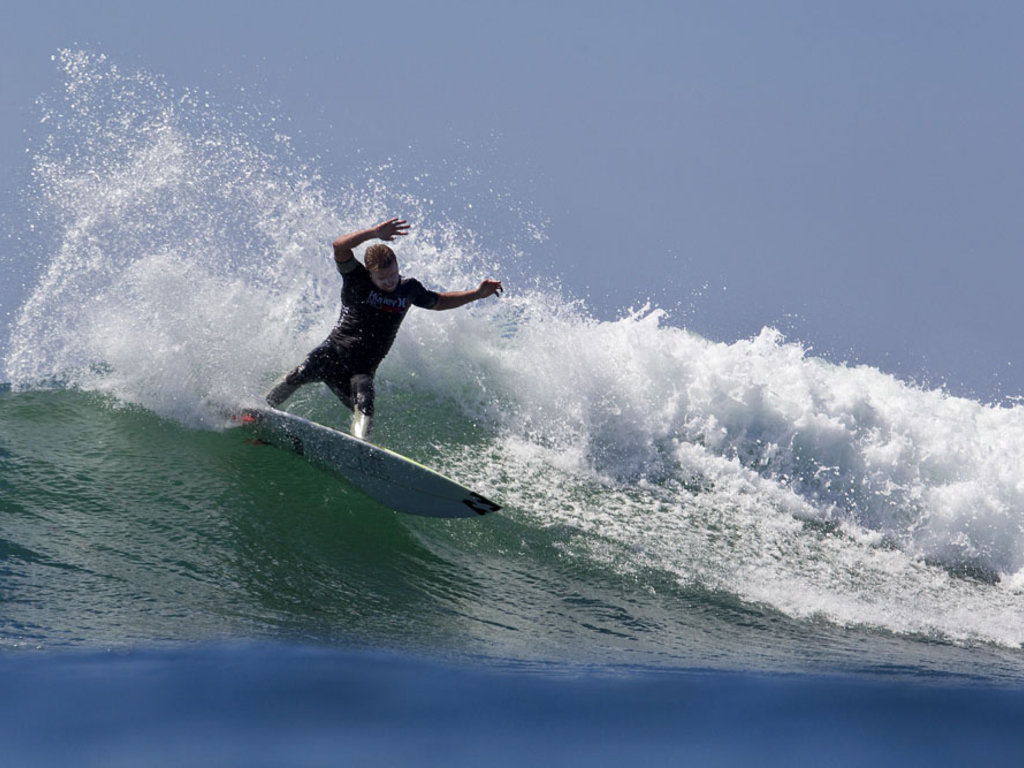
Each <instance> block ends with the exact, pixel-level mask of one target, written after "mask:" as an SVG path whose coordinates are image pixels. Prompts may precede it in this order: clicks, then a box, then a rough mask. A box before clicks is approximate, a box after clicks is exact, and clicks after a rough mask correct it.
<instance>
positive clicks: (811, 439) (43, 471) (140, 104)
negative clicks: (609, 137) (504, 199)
mask: <svg viewBox="0 0 1024 768" xmlns="http://www.w3.org/2000/svg"><path fill="white" fill-rule="evenodd" d="M58 63H59V65H60V67H61V69H62V72H63V74H64V76H65V79H66V84H65V87H64V89H63V90H62V91H60V92H58V93H56V94H52V95H50V96H48V97H46V98H44V99H43V100H42V102H41V107H40V108H41V110H42V122H41V125H42V126H43V127H44V130H45V131H47V133H46V135H45V137H44V139H43V140H42V141H40V142H39V144H38V146H37V148H36V153H35V156H34V174H33V177H34V186H33V188H32V189H30V190H27V191H26V200H27V202H28V204H29V206H30V208H31V211H30V214H31V216H32V229H31V232H32V236H31V237H28V236H26V237H25V238H23V239H22V240H20V241H19V242H20V243H21V244H22V245H21V247H23V248H24V251H23V252H21V253H18V254H15V255H14V258H20V259H38V260H39V261H40V264H41V267H40V271H39V275H38V280H37V282H36V284H35V286H34V288H33V289H32V290H31V291H30V292H29V293H28V295H27V297H26V299H25V302H24V304H23V305H22V307H21V308H20V310H19V312H18V316H17V318H16V319H15V322H14V324H13V326H12V332H11V336H10V339H9V343H8V348H9V354H8V355H7V358H6V359H5V361H4V373H3V375H2V376H0V380H3V381H5V382H9V383H8V384H5V385H4V386H3V387H0V686H2V690H3V691H4V696H2V697H0V743H2V746H3V752H4V754H5V755H7V756H10V758H9V759H10V760H11V761H12V762H11V764H12V765H47V766H49V765H67V764H78V765H104V766H107V765H139V764H144V765H162V764H168V765H169V764H172V763H173V764H198V765H337V764H343V765H344V764H352V765H365V764H371V765H373V764H381V765H384V764H387V765H393V764H398V765H468V764H471V763H472V764H476V763H479V762H482V761H486V762H487V763H488V764H541V765H575V764H580V765H582V764H586V765H612V764H616V765H617V764H621V763H623V762H626V761H631V762H633V761H643V760H647V761H649V762H653V761H657V762H658V763H667V762H669V761H671V762H673V763H684V764H690V763H692V764H696V765H746V764H750V763H755V762H756V763H760V764H765V763H767V764H776V765H818V764H822V763H826V764H833V765H862V764H865V763H868V762H871V763H880V764H888V765H908V764H909V765H916V764H921V765H924V764H928V765H934V764H940V765H941V764H947V765H952V764H960V763H963V762H966V761H967V760H970V761H972V762H977V761H979V760H981V761H982V762H986V763H1002V762H1009V761H1010V760H1013V759H1015V757H1016V755H1017V754H1019V752H1020V746H1021V738H1020V736H1019V735H1018V732H1019V728H1018V727H1017V726H1016V721H1017V719H1018V716H1019V715H1020V713H1021V711H1022V710H1021V699H1022V690H1024V689H1022V687H1021V679H1022V671H1024V654H1022V649H1021V644H1022V642H1024V624H1022V622H1021V618H1020V617H1021V615H1022V608H1024V499H1022V494H1024V409H1022V408H1021V407H1019V406H1013V407H1009V406H997V405H991V404H985V403H980V402H976V401H972V400H969V399H965V398H958V397H953V396H951V395H949V394H948V393H945V392H943V391H940V390H931V389H926V388H922V387H919V386H916V385H913V384H911V383H907V382H903V381H900V380H899V379H897V378H895V377H893V376H891V375H889V374H887V373H885V372H883V371H880V370H877V369H874V368H870V367H867V366H849V365H837V364H834V363H830V362H827V361H824V360H821V359H817V358H815V357H813V356H812V355H810V354H809V353H808V351H807V350H806V349H804V348H803V347H802V346H801V345H800V344H799V343H796V342H792V341H789V340H787V339H785V338H783V336H782V335H781V334H780V333H778V332H777V331H776V330H774V329H771V328H766V329H764V330H763V331H762V332H761V333H760V334H759V335H757V336H755V337H753V338H749V339H739V340H732V341H727V342H718V341H711V340H708V339H705V338H703V337H702V336H700V335H699V334H698V333H695V332H693V331H692V330H689V329H685V328H680V327H678V326H675V325H673V324H672V323H671V318H668V317H667V316H666V314H665V313H664V312H663V311H661V310H660V309H659V308H657V307H646V308H642V309H640V310H635V311H630V312H623V313H622V314H621V316H620V317H619V318H618V319H616V320H613V321H607V320H598V319H595V317H594V316H593V314H592V312H591V311H590V308H589V307H588V306H587V305H586V302H583V301H580V300H577V299H574V298H572V297H571V296H568V295H566V294H565V293H564V292H563V291H562V290H561V289H560V288H559V287H558V286H556V285H550V284H539V283H536V282H527V281H525V280H524V279H522V275H521V274H520V269H519V260H520V258H522V254H523V253H525V252H527V251H528V248H529V243H530V242H531V238H534V237H536V236H537V232H536V228H535V227H534V226H533V225H532V222H531V221H530V220H529V217H528V216H527V215H525V214H524V212H523V211H522V210H519V209H517V208H515V207H514V206H512V207H511V208H509V209H508V210H505V211H503V212H502V211H500V210H498V207H497V206H492V210H491V213H490V214H489V215H492V216H494V217H495V221H494V225H495V226H494V228H495V229H496V230H501V231H502V232H504V233H506V234H507V239H501V240H499V241H498V242H497V243H494V242H493V240H491V241H489V240H488V238H486V237H484V236H482V235H480V234H478V233H475V232H473V231H472V228H470V227H467V226H465V225H464V223H463V222H460V221H459V220H456V219H452V218H450V217H449V216H448V215H447V214H446V213H444V212H443V210H440V206H439V205H437V204H435V202H434V201H433V200H432V198H431V197H430V196H429V195H427V194H423V193H422V190H421V188H420V186H419V181H418V178H411V177H406V176H404V175H403V172H402V171H400V170H396V169H395V168H382V169H374V170H373V171H372V173H371V174H370V176H369V177H368V178H366V179H362V180H361V181H360V182H359V183H355V182H353V185H352V189H350V190H346V191H345V192H344V193H338V194H335V195H334V196H333V197H332V195H331V194H328V192H327V191H325V190H324V189H322V188H321V187H320V186H319V179H318V177H317V175H316V174H315V172H313V171H311V170H310V169H309V168H308V167H306V166H305V165H303V164H302V163H300V162H298V161H296V160H295V158H294V157H293V153H292V152H291V151H290V149H289V142H288V138H287V137H286V136H281V135H280V134H278V133H277V132H276V129H273V128H270V127H268V125H269V122H268V121H263V120H262V119H261V116H260V115H259V114H258V113H237V112H231V111H222V110H218V108H217V107H216V106H215V105H214V106H211V104H210V101H211V100H210V98H209V97H208V95H205V94H203V95H200V94H197V93H192V92H187V91H180V90H177V91H176V90H174V89H171V88H170V87H169V86H167V85H166V84H165V83H164V82H163V81H162V80H161V79H160V78H159V77H155V76H152V75H149V74H146V73H126V72H123V71H121V70H120V69H118V67H117V66H116V65H114V64H113V63H111V62H109V61H107V60H106V59H105V58H103V57H101V56H96V55H93V54H87V53H78V52H70V51H68V52H62V54H61V55H60V57H59V59H58ZM414 182H415V183H414ZM480 207H483V206H480ZM395 213H399V214H401V215H404V216H407V217H408V218H409V219H410V220H411V221H412V222H413V225H414V226H413V232H414V234H413V235H412V236H410V237H409V238H407V239H406V240H403V242H402V243H401V253H400V257H401V263H402V268H403V271H405V272H407V273H408V274H411V275H415V276H417V277H419V278H420V279H421V280H422V281H423V282H424V283H426V284H428V285H431V286H433V287H438V288H461V287H468V286H470V285H473V284H475V283H476V282H477V281H478V280H479V279H481V278H483V277H486V276H493V275H497V276H501V277H504V278H505V279H506V281H507V284H508V291H507V294H506V296H505V297H503V298H502V299H501V300H500V301H493V302H488V303H486V304H485V303H481V304H478V305H474V306H473V307H471V308H468V309H466V310H463V311H460V312H451V313H438V314H435V313H427V312H421V313H413V314H412V315H411V316H410V317H409V318H408V320H407V321H406V324H405V326H403V329H402V333H401V335H400V337H399V341H398V343H397V344H396V346H395V349H394V350H393V352H392V353H391V355H390V356H389V357H388V360H387V361H386V362H385V364H384V365H383V366H382V368H381V370H380V374H379V389H380V391H379V396H378V397H379V407H380V415H379V420H378V424H379V426H378V431H377V433H376V436H375V437H376V439H377V440H378V441H379V442H380V443H381V444H383V445H386V446H388V447H391V448H393V449H395V450H398V451H400V452H402V453H404V454H407V455H409V456H411V457H413V458H415V459H417V460H419V461H422V462H424V463H426V464H428V465H430V466H434V467H436V468H438V469H439V470H441V471H443V472H444V473H446V474H448V475H450V476H452V477H454V478H456V479H458V480H460V481H462V482H464V483H466V484H468V485H471V486H472V487H474V488H477V489H479V490H480V491H481V492H483V493H485V494H486V495H487V496H489V497H493V498H495V499H496V500H498V501H499V502H501V503H503V505H504V507H505V508H504V510H503V511H502V512H501V513H500V514H498V515H491V516H488V517H487V518H484V519H481V520H468V521H437V520H424V519H418V518H412V517H405V516H401V515H397V514H395V513H393V512H390V511H388V510H386V509H383V508H381V507H380V506H378V505H377V504H375V503H374V502H372V501H370V500H369V499H367V498H365V497H364V496H362V495H361V494H360V493H358V492H357V491H356V490H355V489H353V488H351V487H349V486H347V485H345V484H344V483H341V482H339V481H338V480H337V479H336V478H333V477H331V476H329V475H326V474H325V473H323V472H320V471H319V470H317V469H315V468H314V467H312V466H311V465H310V464H309V463H307V462H306V461H305V460H303V459H302V458H301V457H297V456H293V455H291V454H286V453H284V452H281V451H277V450H276V449H273V448H271V447H269V446H260V445H253V444H252V443H251V441H248V440H247V439H246V436H245V435H244V434H241V433H240V431H239V430H235V429H232V428H230V426H229V425H228V424H225V423H224V422H223V417H222V416H221V408H222V405H223V403H225V402H236V403H238V404H239V405H245V404H248V403H256V402H258V401H259V399H260V397H261V395H262V393H263V392H265V391H266V389H267V387H268V386H269V384H270V383H271V382H272V381H273V380H274V378H275V377H276V376H277V375H279V374H280V373H281V372H282V371H284V370H287V369H288V368H290V367H291V366H293V365H294V364H296V363H297V362H298V361H299V360H300V359H301V357H302V355H303V354H304V353H305V351H307V350H308V349H310V348H312V346H314V345H315V344H316V343H318V342H319V341H320V340H321V339H322V338H323V337H324V336H325V335H326V333H327V332H328V330H329V329H330V327H331V325H332V323H333V321H334V319H335V318H336V316H337V311H338V287H339V286H338V278H337V275H336V273H335V272H334V270H333V267H332V265H331V263H330V254H329V248H328V244H329V243H330V241H331V240H332V239H333V237H335V236H336V235H337V234H338V233H340V232H344V231H348V230H351V229H354V228H356V227H360V226H365V225H366V224H367V222H373V221H377V220H380V219H383V218H386V217H387V216H389V215H392V214H395ZM487 223H488V222H486V221H485V222H484V224H485V225H486V224H487ZM508 233H511V234H508ZM517 275H518V276H519V277H520V279H519V280H518V282H517V281H516V279H515V277H516V276H517ZM288 406H289V408H291V409H293V410H295V411H296V412H298V413H301V414H303V415H306V416H309V417H311V418H314V419H316V420H317V421H321V422H323V423H327V424H329V425H331V426H339V427H344V425H345V423H344V422H345V420H344V414H343V413H341V410H340V408H339V407H338V406H337V405H336V403H334V402H333V400H332V397H331V396H330V395H329V393H327V392H325V391H323V390H321V389H319V388H315V387H311V388H307V389H306V390H304V391H302V392H301V393H300V394H299V395H297V396H296V397H295V398H294V399H293V400H291V401H289V404H288ZM5 762H6V761H5Z"/></svg>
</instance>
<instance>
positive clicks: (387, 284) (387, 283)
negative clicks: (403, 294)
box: [370, 261, 399, 293]
mask: <svg viewBox="0 0 1024 768" xmlns="http://www.w3.org/2000/svg"><path fill="white" fill-rule="evenodd" d="M370 280H372V281H373V284H374V285H375V286H377V287H378V288H379V289H380V290H382V291H384V292H385V293H391V292H392V291H393V290H395V288H397V287H398V280H399V275H398V262H397V261H393V262H391V264H389V265H388V266H386V267H381V268H380V269H371V270H370Z"/></svg>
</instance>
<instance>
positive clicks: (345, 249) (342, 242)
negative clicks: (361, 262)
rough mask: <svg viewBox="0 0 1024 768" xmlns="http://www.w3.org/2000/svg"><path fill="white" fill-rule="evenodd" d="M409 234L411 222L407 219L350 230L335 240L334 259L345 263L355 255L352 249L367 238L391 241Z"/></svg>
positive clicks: (396, 219)
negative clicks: (354, 230)
mask: <svg viewBox="0 0 1024 768" xmlns="http://www.w3.org/2000/svg"><path fill="white" fill-rule="evenodd" d="M408 234H409V223H408V222H407V221H406V220H405V219H398V218H395V219H388V220H387V221H385V222H383V223H381V224H378V225H377V226H375V227H370V228H369V229H362V230H360V231H358V232H350V233H349V234H347V235H342V236H341V237H339V238H338V239H337V240H335V241H334V260H335V261H337V262H339V263H344V262H346V261H348V260H349V259H352V258H354V257H355V254H353V253H352V249H353V248H356V247H358V246H360V245H362V244H363V243H365V242H366V241H367V240H385V241H391V240H394V239H395V238H396V237H400V236H402V235H408Z"/></svg>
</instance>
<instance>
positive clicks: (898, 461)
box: [7, 52, 1024, 646]
mask: <svg viewBox="0 0 1024 768" xmlns="http://www.w3.org/2000/svg"><path fill="white" fill-rule="evenodd" d="M62 63H63V66H64V69H65V71H66V74H67V77H68V87H67V89H66V91H65V92H64V93H63V94H62V95H61V96H59V97H57V98H56V99H55V100H52V101H51V103H49V105H48V106H45V107H44V109H45V116H46V117H47V122H46V124H47V125H49V126H52V128H50V130H52V134H51V135H50V138H49V139H48V140H47V141H46V142H45V143H44V145H43V146H42V147H41V149H40V150H39V153H38V156H37V163H36V183H37V187H36V190H35V192H36V198H37V201H38V205H39V209H40V221H41V222H42V224H41V226H46V227H49V228H50V229H49V230H48V231H50V232H52V241H53V243H54V250H53V252H52V253H51V254H49V255H48V256H47V258H48V261H47V265H46V267H45V269H44V270H43V273H42V275H41V278H40V282H39V285H38V286H37V288H36V289H35V291H34V292H33V293H32V295H31V297H30V298H29V299H28V301H27V302H26V303H25V305H24V306H23V308H22V310H21V313H20V316H19V318H18V320H17V323H16V327H15V329H14V333H13V336H12V340H11V355H10V357H9V359H8V360H7V373H8V376H9V379H10V380H11V381H12V382H13V383H14V384H15V386H34V385H36V384H38V383H39V382H40V381H45V380H49V379H59V380H62V381H64V382H66V383H69V384H71V385H74V386H81V387H85V388H90V389H98V390H102V391H106V392H109V393H110V394H112V395H114V396H116V397H117V398H119V399H120V400H122V401H125V402H131V403H137V404H140V405H143V406H145V407H148V408H151V409H153V410H155V411H157V412H158V413H161V414H163V415H166V416H169V417H172V418H176V419H178V420H180V421H183V422H186V423H194V424H199V423H201V422H203V421H204V420H205V419H206V417H207V415H208V408H207V405H208V404H209V403H212V402H218V401H222V400H224V399H228V398H235V399H241V400H251V401H256V400H258V399H259V398H260V396H261V394H262V393H263V392H264V391H265V390H266V388H267V387H268V386H269V384H270V382H271V381H272V380H273V379H274V378H275V377H276V376H277V375H278V374H280V373H281V372H283V371H285V370H287V369H288V368H290V367H291V366H292V365H294V364H296V363H297V362H299V360H301V358H302V356H303V354H304V353H305V352H306V351H308V349H310V348H312V346H314V345H315V344H316V343H318V342H319V341H321V340H322V339H323V338H324V336H325V335H326V333H327V332H328V330H329V329H330V327H331V325H332V324H333V321H334V320H335V318H336V314H337V311H338V288H339V279H338V277H337V275H336V273H335V271H334V269H333V265H332V263H331V259H330V253H329V243H330V241H331V240H332V239H333V238H334V237H335V236H337V235H338V234H340V233H341V232H344V231H347V230H350V229H354V228H357V227H363V226H366V225H368V224H370V223H373V222H375V221H377V220H380V219H382V218H385V217H387V216H389V215H392V214H396V215H404V216H407V217H409V218H410V219H411V220H412V222H413V225H414V235H413V236H411V237H409V238H406V239H404V240H403V241H402V242H401V243H399V244H398V246H397V247H398V250H399V254H400V259H401V264H402V268H403V271H404V272H405V273H407V274H411V275H415V276H417V277H419V278H420V279H421V280H422V281H423V282H424V283H426V284H427V285H429V286H431V287H435V288H443V289H462V288H469V287H472V286H473V285H475V284H476V282H477V281H479V280H480V279H482V278H484V277H488V276H493V277H504V278H506V279H507V274H504V273H505V272H507V271H509V270H511V268H512V265H511V260H512V256H511V254H514V253H516V252H517V250H518V249H519V248H522V247H528V240H529V237H530V236H533V233H532V231H531V232H530V233H529V234H527V235H525V236H524V242H523V243H519V242H514V243H502V244H500V246H497V245H495V244H493V243H492V244H489V245H488V246H484V245H483V244H482V243H483V241H484V239H483V238H479V237H475V236H472V235H471V234H466V233H464V232H463V231H462V230H461V229H460V227H459V226H457V224H456V223H454V222H453V221H452V220H450V219H447V218H445V217H444V216H441V215H439V214H438V213H437V212H436V211H435V210H434V208H433V207H432V202H431V200H430V199H428V198H421V197H417V196H415V195H412V194H410V193H409V192H408V190H400V191H399V192H398V193H396V192H395V191H394V189H393V186H394V185H388V184H387V183H385V182H384V181H382V180H381V179H382V178H383V177H384V176H387V174H389V173H390V174H392V178H394V174H396V173H398V174H399V176H400V172H396V171H395V170H394V169H393V168H392V169H384V170H382V171H381V174H375V178H376V181H370V180H368V179H367V180H366V181H365V183H364V184H362V185H361V186H359V185H356V186H354V187H353V189H352V190H349V191H347V192H346V193H345V196H344V197H342V198H341V199H338V200H333V201H330V202H328V200H327V195H326V194H325V193H324V192H323V191H321V190H320V189H319V188H318V186H317V184H318V183H319V182H318V180H317V178H316V176H315V174H313V173H312V172H311V171H309V170H308V169H306V168H304V167H303V166H302V165H301V163H298V162H297V161H296V160H295V158H294V157H293V156H292V153H291V152H290V150H289V149H288V145H287V142H286V141H284V140H283V139H282V138H281V137H280V135H279V134H277V133H276V130H270V129H268V124H269V123H270V122H271V121H268V120H262V119H261V118H260V117H259V116H258V115H256V116H255V117H253V116H249V117H245V116H239V115H234V116H232V117H231V118H230V119H229V118H226V117H222V116H220V115H219V114H218V112H217V110H216V108H215V107H209V106H206V102H207V101H208V99H207V98H205V97H203V98H201V97H199V96H198V95H197V94H194V93H176V92H173V91H172V90H171V89H169V88H168V87H167V86H166V85H164V84H163V83H162V82H161V81H160V80H159V79H158V78H152V77H149V76H146V75H125V74H123V73H121V72H119V71H118V70H117V69H116V68H115V67H113V66H112V65H110V64H109V63H108V62H106V61H104V60H103V59H102V58H98V57H94V56H89V55H86V54H76V53H71V52H67V53H65V54H63V56H62ZM398 186H401V185H400V184H399V185H398ZM396 208H400V209H398V210H396ZM531 226H532V224H531ZM526 229H530V227H526V228H524V231H525V230H526ZM381 377H382V378H384V379H386V380H387V381H389V382H391V383H393V384H395V385H398V386H406V387H411V388H415V389H417V390H419V391H423V392H428V393H432V394H434V395H436V396H437V397H438V398H439V399H442V400H444V401H447V402H450V403H457V404H458V407H459V408H461V409H462V411H463V413H464V414H465V417H466V418H468V419H475V420H479V421H481V422H482V423H486V424H488V425H490V429H491V430H492V431H493V433H494V435H495V437H494V439H493V450H492V451H491V452H490V453H489V454H488V456H487V457H483V456H481V455H480V454H479V452H475V453H474V454H473V455H466V456H462V457H460V456H459V455H458V454H459V451H458V449H457V447H455V446H453V447H452V449H451V451H450V453H451V464H450V466H449V467H448V468H449V469H450V470H451V471H453V472H464V473H466V474H467V475H470V474H471V475H472V476H474V477H481V478H484V479H488V480H490V482H491V483H492V487H494V489H495V492H496V493H497V494H498V495H499V496H500V497H501V498H503V499H504V500H505V501H506V502H507V503H509V506H510V512H509V514H512V515H516V516H518V517H519V518H520V519H522V520H523V521H524V522H528V523H529V524H531V525H539V526H550V525H559V526H562V527H564V529H565V530H572V531H576V532H577V533H576V534H575V535H573V536H571V537H570V539H569V540H568V542H567V543H566V544H565V547H566V549H567V552H568V553H569V554H571V555H573V556H579V557H588V558H596V559H600V560H602V561H604V562H607V563H610V564H612V565H614V566H615V567H618V568H621V569H623V570H624V571H626V572H629V573H630V574H632V575H634V576H636V575H637V574H639V573H641V572H642V571H643V570H644V569H648V568H653V569H656V570H658V571H659V572H669V573H672V574H674V575H675V577H676V578H677V579H678V580H679V582H680V583H682V584H685V585H692V586H700V587H704V588H707V589H710V590H722V591H725V592H728V593H730V594H734V595H737V596H739V597H741V598H743V599H744V600H747V601H750V602H753V603H759V604H765V605H768V606H771V607H773V608H774V609H777V610H779V611H782V612H784V613H787V614H789V615H793V616H798V617H820V618H824V619H827V620H829V621H832V622H836V623H839V624H866V625H870V626H876V627H881V628H884V629H888V630H891V631H895V632H906V633H921V634H925V635H929V636H940V637H945V638H952V639H956V640H960V641H975V640H981V641H987V642H997V643H1002V644H1006V645H1010V646H1018V645H1020V644H1021V642H1024V626H1022V625H1021V624H1020V622H1019V621H1018V620H1017V617H1018V616H1019V615H1020V612H1021V609H1022V608H1024V594H1022V593H1024V409H1022V408H1019V407H1015V408H1006V407H997V406H991V405H986V404H982V403H979V402H974V401H971V400H968V399H964V398H957V397H952V396H950V395H948V394H946V393H944V392H942V391H937V390H926V389H922V388H920V387H917V386H914V385H911V384H908V383H906V382H902V381H900V380H898V379H896V378H895V377H893V376H891V375H889V374H887V373H885V372H882V371H879V370H877V369H874V368H870V367H865V366H849V365H837V364H832V363H829V362H826V361H823V360H820V359H816V358H814V357H812V356H810V355H809V354H808V353H807V351H806V350H805V349H804V348H803V347H802V346H801V345H800V344H799V343H795V342H791V341H787V340H785V339H784V338H783V337H782V336H781V335H780V334H779V333H778V332H777V331H775V330H773V329H770V328H766V329H765V330H763V331H762V332H761V333H760V334H759V335H757V336H756V337H754V338H750V339H741V340H735V341H731V342H714V341H710V340H708V339H705V338H702V337H701V336H699V335H697V334H695V333H693V332H691V331H688V330H685V329H681V328H678V327H673V326H672V325H671V324H670V322H669V318H667V317H666V315H665V314H664V313H663V312H661V311H660V310H658V309H657V308H651V307H646V308H642V309H640V310H636V311H632V312H628V313H624V314H623V315H622V317H621V318H620V319H618V320H616V321H605V322H602V321H598V320H595V319H594V318H593V317H592V316H591V314H590V313H589V312H588V309H587V307H586V306H585V304H584V303H583V302H580V301H577V300H573V299H571V298H569V297H567V295H566V294H565V292H564V291H563V290H562V289H561V288H560V287H559V286H557V285H554V284H549V283H545V282H544V281H543V280H539V281H537V282H536V283H534V284H533V285H530V286H524V285H522V284H519V285H516V284H512V283H511V282H509V283H508V285H507V295H506V296H505V297H503V298H502V299H500V300H488V301H486V302H481V303H479V304H475V305H473V306H472V307H470V308H467V309H463V310H459V311H455V312H446V313H440V314H434V313H426V312H415V311H414V312H413V313H412V314H411V315H410V317H409V318H408V320H407V321H406V324H405V326H404V327H403V330H402V333H401V334H400V336H399V341H398V343H397V344H396V346H395V349H394V351H393V352H392V354H391V355H390V357H389V358H388V360H387V361H386V362H385V364H384V366H383V367H382V369H381ZM384 396H385V397H386V393H385V394H384ZM324 397H329V396H328V395H324ZM382 407H383V409H384V411H385V412H386V405H382Z"/></svg>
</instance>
